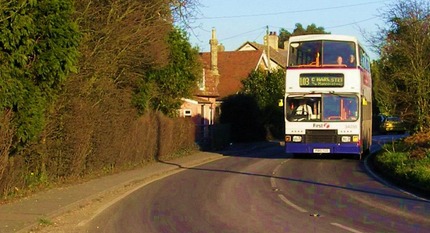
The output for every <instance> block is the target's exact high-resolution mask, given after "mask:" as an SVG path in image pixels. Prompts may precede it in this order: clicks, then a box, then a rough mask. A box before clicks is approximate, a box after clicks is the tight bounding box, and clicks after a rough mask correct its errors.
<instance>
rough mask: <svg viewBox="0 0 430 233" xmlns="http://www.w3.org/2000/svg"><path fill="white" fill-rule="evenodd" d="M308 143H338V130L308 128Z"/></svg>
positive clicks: (306, 138) (306, 139)
mask: <svg viewBox="0 0 430 233" xmlns="http://www.w3.org/2000/svg"><path fill="white" fill-rule="evenodd" d="M305 142H306V143H337V142H338V135H337V131H336V130H306V137H305Z"/></svg>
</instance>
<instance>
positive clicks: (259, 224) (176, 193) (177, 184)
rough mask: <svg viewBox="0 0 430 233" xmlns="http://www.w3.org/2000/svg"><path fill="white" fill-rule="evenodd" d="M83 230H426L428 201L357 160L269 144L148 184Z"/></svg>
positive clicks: (429, 227)
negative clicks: (304, 155)
mask: <svg viewBox="0 0 430 233" xmlns="http://www.w3.org/2000/svg"><path fill="white" fill-rule="evenodd" d="M377 139H378V138H377ZM379 140H380V141H383V140H391V139H390V136H381V138H379ZM87 231H88V232H147V233H153V232H154V233H155V232H165V233H167V232H181V233H182V232H205V233H206V232H217V233H219V232H272V233H275V232H300V233H302V232H355V233H358V232H402V233H403V232H430V202H429V201H427V200H424V199H420V198H418V197H414V196H412V195H410V194H407V193H405V192H402V191H401V190H398V189H396V188H393V187H391V186H387V185H385V184H384V183H383V182H381V181H380V180H378V179H375V178H374V176H373V175H372V174H371V173H369V172H368V170H367V167H366V166H365V163H364V162H363V161H358V160H353V159H349V158H346V159H330V158H328V159H327V158H313V159H296V158H291V157H289V156H288V155H285V154H283V148H282V147H281V146H273V147H269V148H265V149H262V150H257V151H251V152H248V153H232V154H230V155H228V156H226V158H225V159H221V160H217V161H215V162H211V163H209V164H205V165H202V166H199V167H193V168H186V169H185V170H184V171H183V172H180V173H177V174H175V175H173V176H169V177H166V178H164V179H162V180H159V181H157V182H153V183H151V184H149V185H147V186H145V187H143V188H141V189H139V190H137V191H135V192H133V193H132V194H131V195H129V196H128V197H127V198H125V199H122V200H120V201H119V202H117V203H116V204H114V205H112V206H111V207H110V208H108V209H106V210H105V211H104V212H102V213H101V214H99V215H98V216H97V217H95V218H94V219H93V220H92V221H91V222H89V223H88V224H87Z"/></svg>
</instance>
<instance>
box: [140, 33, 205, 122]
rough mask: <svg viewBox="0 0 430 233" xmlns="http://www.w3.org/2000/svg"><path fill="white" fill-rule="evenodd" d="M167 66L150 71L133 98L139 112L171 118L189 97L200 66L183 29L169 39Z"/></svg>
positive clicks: (198, 74)
mask: <svg viewBox="0 0 430 233" xmlns="http://www.w3.org/2000/svg"><path fill="white" fill-rule="evenodd" d="M167 41H168V44H169V47H170V55H169V62H168V64H167V65H166V66H164V67H162V68H154V69H149V70H148V71H147V72H146V74H145V78H144V79H143V80H142V82H141V86H140V88H139V90H138V92H137V94H136V98H135V103H136V106H138V108H139V110H140V111H141V112H142V111H145V110H148V109H153V110H157V111H161V112H163V113H165V114H166V115H169V116H174V115H176V113H177V110H178V109H179V108H180V106H181V104H182V100H181V99H182V98H184V97H190V96H191V95H192V94H193V91H194V89H195V88H196V84H197V80H198V78H199V76H200V75H201V70H202V66H201V63H200V62H199V60H198V58H199V57H198V50H197V48H193V47H192V46H191V45H190V43H189V42H188V37H187V36H186V34H185V32H184V31H183V30H182V29H179V28H175V29H174V30H173V31H171V32H170V34H169V37H168V40H167Z"/></svg>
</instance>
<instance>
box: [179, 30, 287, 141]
mask: <svg viewBox="0 0 430 233" xmlns="http://www.w3.org/2000/svg"><path fill="white" fill-rule="evenodd" d="M275 37H276V38H277V36H276V34H271V35H270V37H269V38H270V39H271V40H270V43H273V44H272V46H274V45H275V44H276V45H277V40H276V39H275ZM266 41H267V40H266ZM209 44H210V52H202V53H200V58H201V60H202V63H203V72H202V79H201V80H200V82H199V84H198V86H199V88H198V90H197V91H196V93H195V95H194V96H193V98H191V99H183V100H184V103H183V104H182V106H181V109H180V116H182V117H190V118H192V119H193V121H194V122H195V123H196V125H197V126H198V127H197V128H198V135H199V137H201V138H206V137H208V136H209V128H210V126H211V125H213V124H214V123H215V119H216V118H217V115H218V114H219V106H220V104H221V102H222V99H223V98H224V97H227V96H229V95H233V94H237V93H238V92H239V91H240V90H241V88H242V80H244V79H246V78H247V77H248V76H249V74H250V73H251V72H253V71H256V70H263V71H268V70H273V69H283V68H284V67H285V66H286V59H284V58H285V57H282V54H283V53H282V51H278V50H277V49H275V48H272V47H270V50H267V49H264V48H267V46H266V47H265V46H264V45H259V44H257V43H251V42H246V43H245V44H243V45H242V46H241V47H240V48H239V49H238V50H235V51H224V48H223V46H222V45H219V44H218V40H217V38H216V31H215V29H212V38H211V39H210V40H209ZM266 51H268V53H269V54H271V57H270V59H269V57H268V54H267V52H266Z"/></svg>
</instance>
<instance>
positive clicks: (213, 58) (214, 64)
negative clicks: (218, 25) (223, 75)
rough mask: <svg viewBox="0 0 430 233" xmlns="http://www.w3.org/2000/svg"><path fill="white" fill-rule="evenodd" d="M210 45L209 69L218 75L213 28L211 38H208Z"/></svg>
mask: <svg viewBox="0 0 430 233" xmlns="http://www.w3.org/2000/svg"><path fill="white" fill-rule="evenodd" d="M209 44H210V46H211V51H210V53H211V71H212V72H213V74H214V75H219V72H218V40H217V38H216V31H215V28H212V38H211V39H210V40H209Z"/></svg>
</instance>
